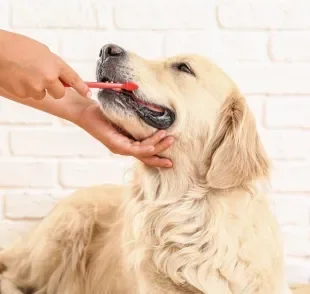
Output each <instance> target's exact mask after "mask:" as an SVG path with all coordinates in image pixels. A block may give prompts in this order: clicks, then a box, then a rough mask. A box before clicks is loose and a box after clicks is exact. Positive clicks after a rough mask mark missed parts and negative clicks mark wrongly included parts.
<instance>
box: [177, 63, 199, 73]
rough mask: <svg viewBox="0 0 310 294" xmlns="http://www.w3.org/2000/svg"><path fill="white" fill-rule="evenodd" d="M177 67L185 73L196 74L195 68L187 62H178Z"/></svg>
mask: <svg viewBox="0 0 310 294" xmlns="http://www.w3.org/2000/svg"><path fill="white" fill-rule="evenodd" d="M175 67H176V68H177V69H178V70H179V71H183V72H185V73H188V74H191V75H195V74H194V72H193V70H192V69H191V67H190V66H189V65H188V64H186V63H183V62H182V63H178V64H176V65H175Z"/></svg>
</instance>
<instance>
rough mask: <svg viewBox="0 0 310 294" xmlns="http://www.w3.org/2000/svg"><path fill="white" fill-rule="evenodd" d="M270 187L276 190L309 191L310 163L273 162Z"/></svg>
mask: <svg viewBox="0 0 310 294" xmlns="http://www.w3.org/2000/svg"><path fill="white" fill-rule="evenodd" d="M273 166H274V170H273V173H272V187H273V189H274V191H277V192H282V191H283V192H308V191H310V181H309V175H310V165H309V164H307V162H288V163H286V162H273Z"/></svg>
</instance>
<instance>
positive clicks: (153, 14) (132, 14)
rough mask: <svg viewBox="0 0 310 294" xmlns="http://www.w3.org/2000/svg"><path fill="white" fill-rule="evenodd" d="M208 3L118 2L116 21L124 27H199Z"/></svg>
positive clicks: (203, 23)
mask: <svg viewBox="0 0 310 294" xmlns="http://www.w3.org/2000/svg"><path fill="white" fill-rule="evenodd" d="M208 2H210V1H203V0H202V1H196V2H195V5H193V1H191V0H169V1H167V0H157V1H139V0H126V1H118V5H116V11H115V22H116V26H117V27H118V28H124V29H200V28H204V27H205V26H206V24H207V18H206V13H207V11H208ZM189 16H190V17H189Z"/></svg>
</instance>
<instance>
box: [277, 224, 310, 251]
mask: <svg viewBox="0 0 310 294" xmlns="http://www.w3.org/2000/svg"><path fill="white" fill-rule="evenodd" d="M282 235H283V240H284V253H285V254H286V255H289V256H294V257H307V256H310V238H309V237H310V231H309V229H308V228H299V227H286V228H283V229H282Z"/></svg>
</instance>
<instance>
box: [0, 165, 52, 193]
mask: <svg viewBox="0 0 310 294" xmlns="http://www.w3.org/2000/svg"><path fill="white" fill-rule="evenodd" d="M55 183H56V163H55V162H52V161H39V160H34V159H32V160H31V161H26V160H15V159H12V160H9V159H3V160H1V161H0V186H2V187H52V186H54V185H55Z"/></svg>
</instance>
